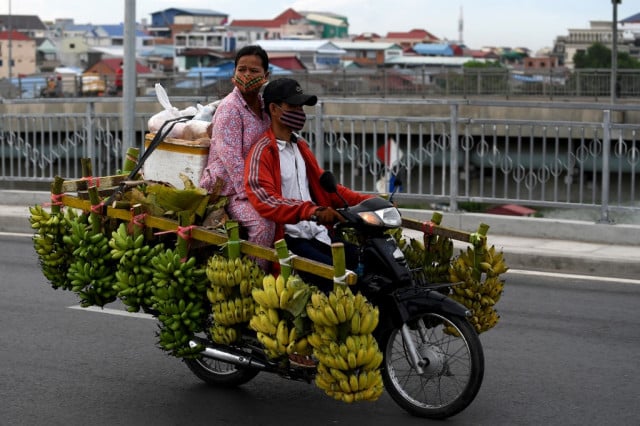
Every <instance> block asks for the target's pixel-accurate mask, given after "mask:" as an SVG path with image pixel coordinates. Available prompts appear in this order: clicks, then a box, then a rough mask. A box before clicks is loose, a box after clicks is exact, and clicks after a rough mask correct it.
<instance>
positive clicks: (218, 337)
mask: <svg viewBox="0 0 640 426" xmlns="http://www.w3.org/2000/svg"><path fill="white" fill-rule="evenodd" d="M209 332H210V333H211V338H212V339H213V341H214V342H217V343H219V344H221V345H231V344H233V343H235V342H237V341H238V339H239V338H240V336H239V335H238V330H237V329H236V328H235V327H226V326H223V325H218V324H214V325H213V326H212V327H211V328H210V329H209Z"/></svg>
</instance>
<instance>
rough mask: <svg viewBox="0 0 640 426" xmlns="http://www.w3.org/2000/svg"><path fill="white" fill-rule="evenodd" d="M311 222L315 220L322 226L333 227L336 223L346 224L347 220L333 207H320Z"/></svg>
mask: <svg viewBox="0 0 640 426" xmlns="http://www.w3.org/2000/svg"><path fill="white" fill-rule="evenodd" d="M311 220H315V221H316V222H318V223H319V224H321V225H333V224H334V223H336V222H344V221H345V218H344V217H342V215H341V214H340V213H338V212H337V211H335V210H334V209H333V208H331V207H318V208H317V209H316V211H315V212H313V215H311Z"/></svg>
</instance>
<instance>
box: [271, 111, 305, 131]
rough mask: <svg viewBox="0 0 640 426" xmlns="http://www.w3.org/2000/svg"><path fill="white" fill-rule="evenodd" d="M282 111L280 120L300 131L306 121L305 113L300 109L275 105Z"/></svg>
mask: <svg viewBox="0 0 640 426" xmlns="http://www.w3.org/2000/svg"><path fill="white" fill-rule="evenodd" d="M276 106H277V107H278V108H280V111H282V115H281V116H280V121H281V122H282V124H284V125H285V126H287V127H288V128H290V129H291V130H293V131H296V132H297V131H300V130H302V128H303V127H304V123H305V122H306V121H307V115H306V114H305V113H304V111H303V110H301V109H294V110H286V109H282V108H281V107H280V106H279V105H276Z"/></svg>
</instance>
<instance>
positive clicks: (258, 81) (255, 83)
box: [231, 74, 266, 92]
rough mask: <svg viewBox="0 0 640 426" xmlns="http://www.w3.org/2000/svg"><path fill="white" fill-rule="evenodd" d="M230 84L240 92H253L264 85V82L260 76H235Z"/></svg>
mask: <svg viewBox="0 0 640 426" xmlns="http://www.w3.org/2000/svg"><path fill="white" fill-rule="evenodd" d="M231 82H232V83H233V85H234V86H236V87H237V88H238V89H240V91H241V92H254V91H256V90H258V89H260V87H262V85H263V84H264V83H266V80H265V78H264V76H262V75H259V76H244V75H238V74H236V75H234V76H233V78H232V79H231Z"/></svg>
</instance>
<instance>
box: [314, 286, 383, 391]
mask: <svg viewBox="0 0 640 426" xmlns="http://www.w3.org/2000/svg"><path fill="white" fill-rule="evenodd" d="M307 315H308V316H309V318H310V319H311V321H312V322H313V330H314V331H313V333H311V334H310V335H309V336H308V338H307V340H308V341H309V344H310V345H311V346H312V347H313V354H314V356H315V357H316V358H317V359H318V363H319V364H318V372H317V375H316V379H315V381H316V385H317V386H318V387H319V388H321V389H323V390H324V391H325V393H326V394H327V395H329V396H331V397H333V398H335V399H338V400H341V401H344V402H349V403H350V402H354V401H373V400H376V399H378V397H379V396H380V395H381V394H382V391H383V384H382V376H381V375H380V371H379V367H380V364H381V363H382V359H383V355H382V352H381V351H380V349H379V347H378V343H377V341H376V340H375V338H374V337H373V334H372V333H373V331H374V330H375V328H376V327H377V325H378V319H379V318H378V317H379V311H378V308H377V307H374V306H373V305H372V304H371V303H369V301H368V300H367V299H366V297H364V296H363V295H362V293H358V294H356V295H354V294H353V293H352V291H351V289H349V288H348V287H344V286H342V285H335V286H334V289H333V291H331V292H330V293H329V294H328V295H325V294H324V293H322V292H315V293H313V294H312V295H311V302H310V303H309V304H308V305H307Z"/></svg>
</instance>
